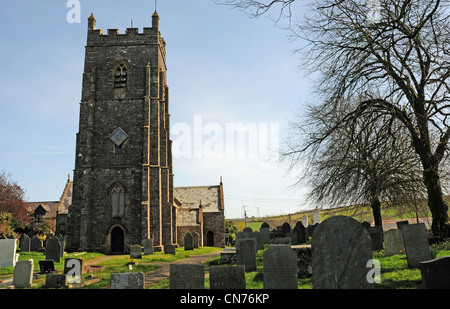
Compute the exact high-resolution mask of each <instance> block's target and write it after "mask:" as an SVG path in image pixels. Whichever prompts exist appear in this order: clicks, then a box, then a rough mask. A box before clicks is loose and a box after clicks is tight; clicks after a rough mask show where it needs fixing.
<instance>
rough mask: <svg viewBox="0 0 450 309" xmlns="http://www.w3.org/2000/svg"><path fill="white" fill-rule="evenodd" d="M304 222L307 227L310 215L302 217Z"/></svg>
mask: <svg viewBox="0 0 450 309" xmlns="http://www.w3.org/2000/svg"><path fill="white" fill-rule="evenodd" d="M302 224H303V226H304V227H305V228H307V227H308V217H307V216H303V217H302Z"/></svg>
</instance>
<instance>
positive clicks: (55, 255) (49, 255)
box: [45, 237, 61, 263]
mask: <svg viewBox="0 0 450 309" xmlns="http://www.w3.org/2000/svg"><path fill="white" fill-rule="evenodd" d="M45 259H46V260H53V261H55V262H57V263H58V262H60V261H61V243H60V242H59V239H58V237H52V238H50V239H49V240H47V247H46V248H45Z"/></svg>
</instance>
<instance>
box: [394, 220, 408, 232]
mask: <svg viewBox="0 0 450 309" xmlns="http://www.w3.org/2000/svg"><path fill="white" fill-rule="evenodd" d="M408 224H409V221H408V220H403V221H398V222H397V229H399V230H401V229H402V226H404V225H408Z"/></svg>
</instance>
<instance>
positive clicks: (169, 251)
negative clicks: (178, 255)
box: [164, 245, 175, 254]
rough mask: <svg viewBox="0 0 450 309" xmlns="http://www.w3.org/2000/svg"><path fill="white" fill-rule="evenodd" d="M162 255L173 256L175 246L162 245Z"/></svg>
mask: <svg viewBox="0 0 450 309" xmlns="http://www.w3.org/2000/svg"><path fill="white" fill-rule="evenodd" d="M164 253H165V254H175V246H174V245H164Z"/></svg>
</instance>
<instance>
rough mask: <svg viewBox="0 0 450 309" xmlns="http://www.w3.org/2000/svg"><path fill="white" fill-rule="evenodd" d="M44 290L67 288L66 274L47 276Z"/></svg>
mask: <svg viewBox="0 0 450 309" xmlns="http://www.w3.org/2000/svg"><path fill="white" fill-rule="evenodd" d="M43 288H67V276H66V275H64V274H48V275H46V276H45V285H44V286H43Z"/></svg>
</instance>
